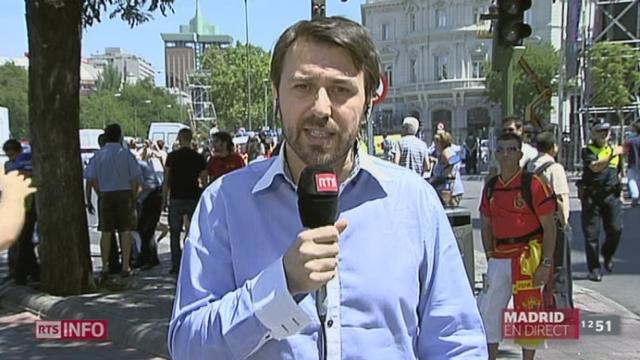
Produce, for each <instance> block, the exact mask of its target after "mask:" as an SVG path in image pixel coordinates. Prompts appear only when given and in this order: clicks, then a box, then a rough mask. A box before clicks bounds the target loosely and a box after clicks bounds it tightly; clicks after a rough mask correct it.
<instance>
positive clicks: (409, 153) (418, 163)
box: [392, 116, 429, 176]
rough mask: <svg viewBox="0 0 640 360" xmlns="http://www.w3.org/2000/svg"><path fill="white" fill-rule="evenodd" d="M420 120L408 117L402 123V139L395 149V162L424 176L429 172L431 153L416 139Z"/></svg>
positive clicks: (422, 142) (425, 145) (393, 152)
mask: <svg viewBox="0 0 640 360" xmlns="http://www.w3.org/2000/svg"><path fill="white" fill-rule="evenodd" d="M418 127H419V123H418V119H416V118H414V117H411V116H409V117H406V118H404V120H403V121H402V137H401V138H400V139H399V140H398V141H397V142H396V144H395V145H394V147H393V150H392V154H393V161H394V162H395V163H396V164H398V165H400V166H404V167H406V168H409V169H411V170H413V171H415V172H417V173H418V175H420V176H422V174H423V173H424V172H425V171H429V151H428V148H427V144H425V143H424V141H422V140H420V139H418V138H417V137H416V133H417V132H418Z"/></svg>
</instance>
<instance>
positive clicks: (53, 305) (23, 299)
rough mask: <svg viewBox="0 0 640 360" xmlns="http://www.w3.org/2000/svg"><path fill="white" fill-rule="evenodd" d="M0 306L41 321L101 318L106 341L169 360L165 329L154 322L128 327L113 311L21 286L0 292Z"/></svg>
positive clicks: (166, 327) (83, 300)
mask: <svg viewBox="0 0 640 360" xmlns="http://www.w3.org/2000/svg"><path fill="white" fill-rule="evenodd" d="M0 303H1V304H3V305H6V306H8V307H11V308H20V309H25V310H27V311H29V312H32V313H34V314H36V315H38V316H40V317H42V318H43V319H104V320H107V321H108V329H109V341H112V342H114V343H117V344H119V345H124V346H127V347H132V348H136V349H138V350H140V351H143V352H146V353H149V354H152V355H157V356H161V357H164V358H167V359H169V358H170V356H169V350H168V348H167V333H168V326H158V324H157V323H137V324H132V323H130V321H129V320H128V319H124V318H122V317H120V316H118V315H117V314H114V313H113V312H109V311H104V310H101V309H100V308H98V307H96V306H91V305H90V304H86V303H85V299H82V297H69V298H63V297H58V296H52V295H47V294H44V293H41V292H38V291H36V290H34V289H31V288H28V287H24V286H8V287H7V288H5V289H3V290H1V291H0Z"/></svg>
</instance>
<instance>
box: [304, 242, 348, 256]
mask: <svg viewBox="0 0 640 360" xmlns="http://www.w3.org/2000/svg"><path fill="white" fill-rule="evenodd" d="M339 251H340V247H339V246H338V242H337V241H333V242H326V243H320V244H318V243H315V242H311V241H309V242H306V243H304V244H302V246H301V247H300V252H301V253H302V255H303V256H306V257H307V258H308V259H317V258H329V257H336V256H337V255H338V252H339Z"/></svg>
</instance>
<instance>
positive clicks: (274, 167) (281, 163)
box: [251, 143, 391, 194]
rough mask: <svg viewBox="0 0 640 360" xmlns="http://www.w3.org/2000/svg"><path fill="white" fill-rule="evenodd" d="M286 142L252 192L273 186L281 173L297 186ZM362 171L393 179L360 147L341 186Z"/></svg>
mask: <svg viewBox="0 0 640 360" xmlns="http://www.w3.org/2000/svg"><path fill="white" fill-rule="evenodd" d="M284 151H285V144H284V143H283V144H282V147H281V151H280V154H279V155H278V156H274V157H273V161H272V162H271V164H270V165H269V167H268V168H267V171H266V172H265V173H264V175H262V177H260V179H259V180H258V182H257V183H256V185H255V186H254V187H253V189H252V191H251V193H252V194H255V193H257V192H260V191H263V190H266V189H268V188H269V187H271V185H272V184H273V182H274V180H275V178H276V177H277V176H278V175H280V176H282V177H283V178H284V179H285V180H286V181H287V182H288V183H289V184H290V185H291V186H292V187H293V188H294V189H295V188H296V186H295V184H294V183H293V177H292V176H291V174H290V173H289V167H288V166H287V163H286V159H285V155H284ZM360 171H366V172H368V173H369V174H371V175H372V176H373V178H374V179H376V180H377V181H378V182H379V183H380V182H387V181H391V176H390V175H389V174H388V173H387V172H385V171H384V170H383V169H381V168H380V167H379V166H378V165H376V164H375V162H374V160H373V158H372V156H371V155H369V154H367V153H366V152H364V151H361V150H360V149H358V151H357V153H356V156H355V158H354V167H353V170H352V171H351V174H350V175H349V177H348V178H347V180H346V181H344V182H343V183H342V184H341V187H342V186H344V185H345V184H347V183H349V181H351V180H352V179H354V178H355V177H356V176H358V174H359V173H360Z"/></svg>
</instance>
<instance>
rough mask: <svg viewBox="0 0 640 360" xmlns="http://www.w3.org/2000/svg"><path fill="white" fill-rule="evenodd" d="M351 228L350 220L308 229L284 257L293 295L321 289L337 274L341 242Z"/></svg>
mask: <svg viewBox="0 0 640 360" xmlns="http://www.w3.org/2000/svg"><path fill="white" fill-rule="evenodd" d="M346 228H347V221H346V220H344V219H340V220H338V221H337V222H336V223H335V224H334V225H328V226H322V227H319V228H314V229H306V230H303V231H302V232H300V233H299V234H298V238H297V239H296V241H295V242H294V243H293V244H292V245H291V246H290V247H289V249H288V250H287V252H286V253H285V254H284V258H283V263H284V271H285V274H286V277H287V286H288V287H289V292H290V293H291V295H298V294H304V293H310V292H313V291H316V290H318V289H320V287H322V286H323V285H325V284H326V283H327V282H329V280H331V279H333V277H334V276H335V275H336V269H337V266H338V252H339V245H338V239H339V237H340V234H341V233H342V232H343V231H344V230H345V229H346Z"/></svg>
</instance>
